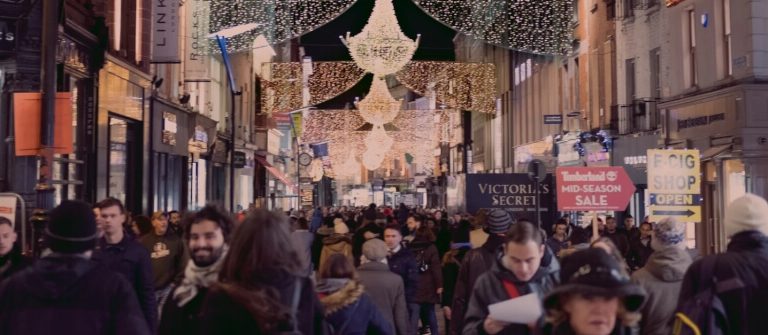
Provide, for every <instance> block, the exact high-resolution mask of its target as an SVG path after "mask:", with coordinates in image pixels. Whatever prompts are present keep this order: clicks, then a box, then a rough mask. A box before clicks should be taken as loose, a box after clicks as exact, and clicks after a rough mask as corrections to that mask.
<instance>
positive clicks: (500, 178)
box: [466, 173, 554, 219]
mask: <svg viewBox="0 0 768 335" xmlns="http://www.w3.org/2000/svg"><path fill="white" fill-rule="evenodd" d="M466 190H467V191H466V204H467V211H468V212H470V213H477V211H478V210H480V209H490V208H499V209H504V210H507V211H508V212H510V213H512V214H513V215H516V216H523V217H527V218H529V219H533V218H535V215H536V184H535V182H534V181H533V180H531V179H530V178H529V177H528V174H527V173H504V174H467V185H466ZM539 190H540V191H541V206H540V208H539V210H540V211H541V212H542V213H554V207H553V204H554V192H553V189H552V175H551V174H548V175H546V177H545V178H544V180H543V181H542V182H541V183H540V185H539Z"/></svg>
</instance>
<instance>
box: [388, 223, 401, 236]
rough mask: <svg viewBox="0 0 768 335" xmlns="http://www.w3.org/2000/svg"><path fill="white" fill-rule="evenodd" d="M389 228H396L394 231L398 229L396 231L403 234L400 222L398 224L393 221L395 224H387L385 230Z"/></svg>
mask: <svg viewBox="0 0 768 335" xmlns="http://www.w3.org/2000/svg"><path fill="white" fill-rule="evenodd" d="M388 229H389V230H394V231H396V232H397V233H398V234H400V235H402V234H403V232H402V231H400V225H398V224H396V223H393V224H389V225H387V226H386V227H384V230H388Z"/></svg>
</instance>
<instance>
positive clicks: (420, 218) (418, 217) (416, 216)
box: [408, 213, 424, 223]
mask: <svg viewBox="0 0 768 335" xmlns="http://www.w3.org/2000/svg"><path fill="white" fill-rule="evenodd" d="M408 217H409V218H413V220H414V221H416V222H422V223H423V222H424V217H423V216H421V215H420V214H416V213H411V214H409V215H408Z"/></svg>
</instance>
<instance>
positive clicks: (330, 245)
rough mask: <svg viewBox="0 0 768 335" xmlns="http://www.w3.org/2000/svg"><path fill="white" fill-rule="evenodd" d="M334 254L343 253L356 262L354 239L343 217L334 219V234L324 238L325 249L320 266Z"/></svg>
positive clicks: (351, 262)
mask: <svg viewBox="0 0 768 335" xmlns="http://www.w3.org/2000/svg"><path fill="white" fill-rule="evenodd" d="M333 254H342V255H344V256H345V257H347V259H349V263H350V264H353V265H354V264H355V262H354V259H353V257H352V239H351V238H350V237H349V227H347V224H346V223H344V220H342V219H339V218H337V219H334V220H333V234H331V235H330V236H328V237H326V238H324V239H323V249H322V250H321V251H320V260H319V264H318V265H319V267H320V268H322V267H323V264H324V263H325V262H326V261H327V260H328V257H331V255H333Z"/></svg>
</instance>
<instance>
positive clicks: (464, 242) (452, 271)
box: [441, 220, 472, 334]
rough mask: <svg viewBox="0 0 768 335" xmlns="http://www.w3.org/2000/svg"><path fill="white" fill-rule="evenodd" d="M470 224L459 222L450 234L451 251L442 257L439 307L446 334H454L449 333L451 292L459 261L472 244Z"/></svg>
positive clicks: (455, 279) (457, 275) (454, 283)
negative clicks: (441, 288)
mask: <svg viewBox="0 0 768 335" xmlns="http://www.w3.org/2000/svg"><path fill="white" fill-rule="evenodd" d="M469 230H470V223H469V221H467V220H459V221H458V223H457V224H456V228H455V229H454V230H453V233H452V234H451V249H450V250H449V251H448V252H446V253H445V255H444V256H443V287H444V290H443V295H442V298H441V306H442V307H443V316H444V317H445V324H446V326H445V329H446V332H447V333H448V334H455V333H454V332H452V331H451V328H452V327H451V326H450V324H451V319H452V315H451V312H452V311H453V310H452V308H451V304H452V303H453V292H454V288H455V287H456V281H457V280H458V278H459V267H460V266H461V261H462V260H463V259H464V256H466V254H467V252H469V250H471V249H472V243H469Z"/></svg>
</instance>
